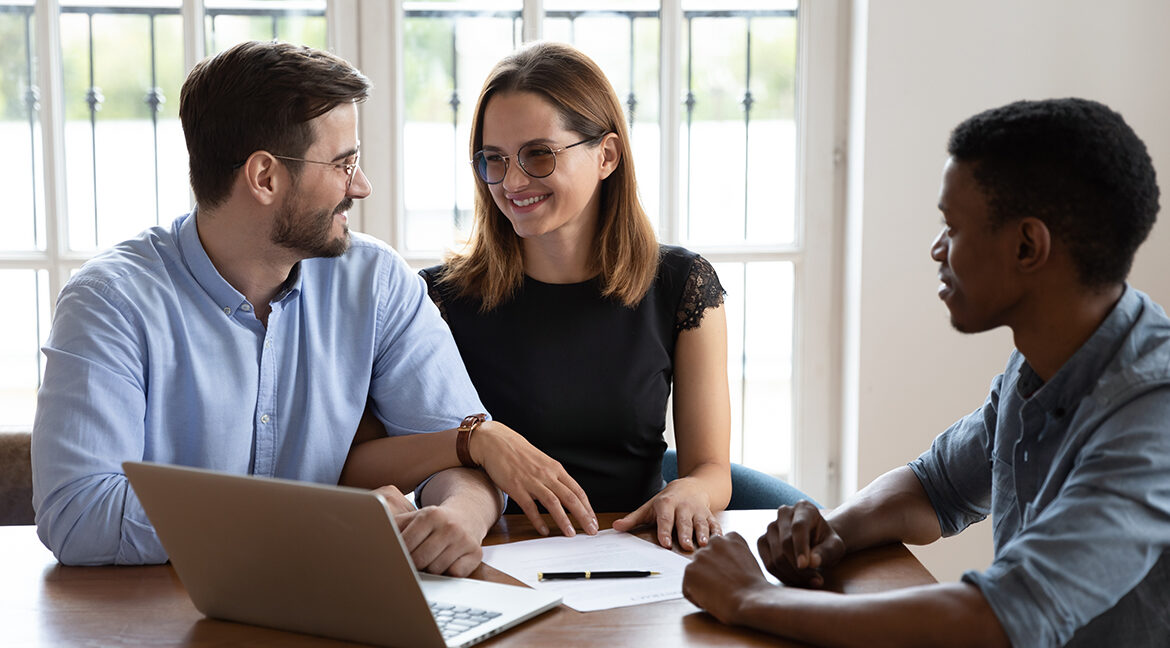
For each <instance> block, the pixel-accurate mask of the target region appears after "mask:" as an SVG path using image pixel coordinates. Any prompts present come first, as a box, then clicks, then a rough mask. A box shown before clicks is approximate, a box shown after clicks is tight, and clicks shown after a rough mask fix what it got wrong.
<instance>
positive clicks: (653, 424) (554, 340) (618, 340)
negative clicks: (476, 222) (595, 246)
mask: <svg viewBox="0 0 1170 648" xmlns="http://www.w3.org/2000/svg"><path fill="white" fill-rule="evenodd" d="M443 269H444V268H443V266H434V267H431V268H427V269H425V270H422V271H421V272H420V274H421V275H422V276H423V278H424V279H426V281H427V284H428V285H429V286H430V295H431V299H433V300H434V301H435V304H436V305H438V306H439V310H440V312H442V313H443V317H444V319H446V320H447V323H448V325H450V327H451V332H452V334H453V335H454V337H455V343H456V344H457V345H458V347H459V352H460V354H461V355H462V356H463V362H464V364H465V365H466V366H467V372H468V374H469V375H470V376H471V381H472V383H474V385H475V387H476V389H477V390H478V391H479V396H480V398H481V399H482V401H483V404H484V405H485V406H486V407H487V408H488V411H489V412H490V413H491V415H492V418H494V419H496V420H499V421H501V422H503V423H504V424H506V425H508V426H510V427H511V428H512V429H514V430H516V431H517V432H519V433H520V434H522V435H523V436H524V437H525V438H527V439H528V441H529V442H531V443H532V445H534V446H536V447H537V448H539V449H540V450H542V451H543V452H545V453H546V454H548V455H549V456H551V457H552V458H554V459H556V460H557V461H559V462H561V464H562V465H563V466H564V467H565V470H566V471H568V473H569V474H570V475H571V476H572V477H573V478H574V479H576V480H577V483H579V484H581V487H582V488H584V489H585V492H586V494H587V495H588V496H589V502H590V504H592V505H593V510H594V511H596V512H598V513H602V512H628V511H632V510H634V509H636V508H637V507H639V506H641V505H642V504H643V503H644V502H645V501H646V500H648V499H650V498H651V497H652V496H653V495H654V494H655V493H657V492H658V491H659V490H661V489H662V486H663V482H662V453H663V452H664V451H665V450H666V441H665V440H664V439H663V431H664V430H665V429H666V402H667V397H668V396H669V395H670V389H671V380H672V376H673V369H674V345H675V340H676V339H677V338H678V333H679V331H682V330H685V329H690V328H695V327H697V326H698V325H699V323H700V321H701V320H702V317H703V313H704V312H705V311H706V310H707V309H708V308H712V307H715V306H718V305H720V304H722V303H723V295H724V294H725V293H724V291H723V287H722V285H720V283H719V278H718V276H716V274H715V270H714V268H712V267H711V264H710V263H708V262H707V260H706V259H704V258H702V257H701V256H699V255H697V254H695V253H693V252H690V251H687V250H685V249H683V248H680V247H672V246H660V261H659V267H658V275H657V277H656V278H655V280H654V283H653V284H652V285H651V287H650V290H649V292H647V293H646V296H645V297H644V298H643V299H642V301H641V302H640V303H639V304H638V305H637V307H635V308H628V307H626V306H624V305H622V304H621V303H620V302H617V301H615V300H612V299H607V298H603V297H602V296H601V284H600V281H599V280H598V279H592V280H589V281H585V282H582V283H576V284H546V283H542V282H540V281H537V280H535V279H532V278H531V277H525V279H524V284H523V287H522V288H521V289H520V290H519V291H518V292H517V294H516V296H515V297H513V298H512V299H511V300H509V301H507V302H505V303H503V304H501V305H499V306H497V307H496V308H495V309H494V310H492V311H490V312H488V313H480V312H479V305H480V301H479V299H477V298H476V299H469V298H458V297H456V296H455V290H454V289H453V288H452V287H450V286H442V287H437V286H436V283H437V280H438V278H439V277H440V276H441V274H442V272H443ZM509 512H515V513H518V512H520V511H519V507H517V506H515V504H514V503H511V502H510V503H509Z"/></svg>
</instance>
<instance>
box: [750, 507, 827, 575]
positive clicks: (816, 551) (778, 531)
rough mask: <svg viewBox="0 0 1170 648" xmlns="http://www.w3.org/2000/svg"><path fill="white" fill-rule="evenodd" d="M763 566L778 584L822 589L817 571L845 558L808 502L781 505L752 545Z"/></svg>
mask: <svg viewBox="0 0 1170 648" xmlns="http://www.w3.org/2000/svg"><path fill="white" fill-rule="evenodd" d="M756 547H757V548H758V549H759V551H760V559H761V560H763V562H764V566H765V567H767V568H768V571H769V572H771V573H772V575H774V576H775V577H776V578H779V579H780V581H781V582H782V583H785V584H787V585H798V586H801V587H822V586H824V584H825V579H824V577H823V576H822V575H821V571H820V570H821V569H824V568H826V567H831V566H832V565H835V564H837V562H838V561H840V560H841V557H842V556H844V555H845V542H844V541H843V540H841V536H839V535H837V532H836V531H834V530H833V527H832V526H830V525H829V523H828V522H827V521H825V518H824V517H823V516H821V512H820V511H819V510H818V509H817V507H816V506H815V505H813V504H812V503H811V502H809V501H807V500H805V501H800V502H797V503H796V505H795V506H781V507H780V508H779V509H777V511H776V521H775V522H772V523H771V524H769V525H768V529H767V531H765V532H764V535H762V536H760V539H759V540H758V541H757V542H756Z"/></svg>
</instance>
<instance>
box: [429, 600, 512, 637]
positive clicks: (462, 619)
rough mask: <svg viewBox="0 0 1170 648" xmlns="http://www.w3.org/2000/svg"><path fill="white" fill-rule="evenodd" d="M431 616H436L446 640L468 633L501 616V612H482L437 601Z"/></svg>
mask: <svg viewBox="0 0 1170 648" xmlns="http://www.w3.org/2000/svg"><path fill="white" fill-rule="evenodd" d="M431 614H433V615H435V621H436V622H437V623H438V624H439V630H441V631H442V632H443V638H444V639H450V638H451V637H454V636H455V635H457V634H459V633H461V632H466V631H467V630H470V629H472V628H474V627H475V626H477V625H479V624H481V623H483V622H485V621H490V620H492V619H494V618H496V617H498V616H500V613H499V612H493V611H491V610H480V609H477V608H473V607H464V606H461V605H451V604H450V603H439V602H436V601H432V602H431Z"/></svg>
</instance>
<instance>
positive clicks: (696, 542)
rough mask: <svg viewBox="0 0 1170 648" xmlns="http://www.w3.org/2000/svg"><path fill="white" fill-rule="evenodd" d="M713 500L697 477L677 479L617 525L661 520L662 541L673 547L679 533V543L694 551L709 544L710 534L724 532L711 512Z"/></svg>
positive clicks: (629, 526)
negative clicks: (672, 535)
mask: <svg viewBox="0 0 1170 648" xmlns="http://www.w3.org/2000/svg"><path fill="white" fill-rule="evenodd" d="M710 500H711V498H710V497H708V495H707V491H706V490H704V489H703V487H702V484H701V483H699V482H698V481H697V480H695V479H692V478H689V477H683V478H681V479H676V480H674V481H672V482H670V483H669V484H667V485H666V488H664V489H662V490H661V491H659V493H658V494H657V495H655V496H654V497H652V498H650V500H649V501H647V502H646V503H645V504H643V505H642V506H639V507H638V510H636V511H634V512H633V513H630V514H629V515H627V516H625V517H623V518H621V519H619V520H615V521H614V523H613V528H614V529H616V530H618V531H629V530H630V529H632V528H634V527H635V526H638V525H639V524H657V525H658V544H660V545H662V546H663V547H666V548H667V549H670V545H671V540H670V537H671V534H672V533H677V534H678V544H679V547H680V548H682V549H683V550H685V551H692V550H694V549H695V548H696V547H705V546H707V540H708V538H710V537H711V536H717V535H719V534H720V533H722V532H723V531H722V529H721V528H720V526H719V521H718V520H717V519H715V514H714V513H712V512H711V505H710Z"/></svg>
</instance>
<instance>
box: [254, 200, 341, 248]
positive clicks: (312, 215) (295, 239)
mask: <svg viewBox="0 0 1170 648" xmlns="http://www.w3.org/2000/svg"><path fill="white" fill-rule="evenodd" d="M352 206H353V199H351V198H346V199H345V200H342V201H341V202H340V203H338V205H337V206H336V207H334V208H333V209H330V210H324V209H317V210H311V211H305V210H303V209H302V208H301V204H300V200H299V196H297V195H293V196H289V197H287V198H286V199H285V200H284V203H283V204H282V205H281V206H280V209H279V210H278V211H277V213H276V220H275V221H274V222H273V224H272V235H271V239H272V242H273V243H275V244H276V245H279V246H281V247H283V248H286V249H289V250H293V251H295V252H299V253H301V254H302V255H304V256H305V258H312V257H339V256H341V255H342V254H345V251H346V250H348V249H349V226H348V225H343V226H342V232H341V236H337V237H334V236H333V215H334V214H337V213H340V212H344V211H348V210H349V208H350V207H352Z"/></svg>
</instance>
